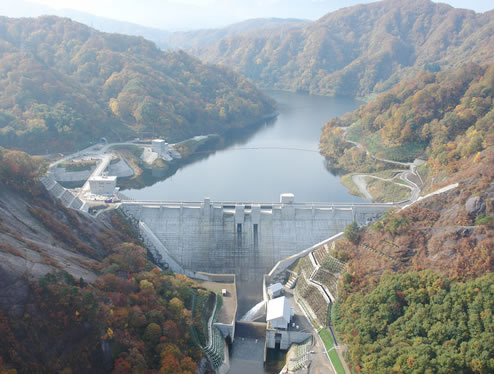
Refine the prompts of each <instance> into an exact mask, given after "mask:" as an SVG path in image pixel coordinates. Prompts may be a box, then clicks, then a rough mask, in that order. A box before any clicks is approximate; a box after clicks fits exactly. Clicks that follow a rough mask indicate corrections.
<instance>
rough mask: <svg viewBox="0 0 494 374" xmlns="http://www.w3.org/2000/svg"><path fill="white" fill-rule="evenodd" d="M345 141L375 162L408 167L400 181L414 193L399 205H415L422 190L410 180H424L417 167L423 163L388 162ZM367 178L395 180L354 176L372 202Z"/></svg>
mask: <svg viewBox="0 0 494 374" xmlns="http://www.w3.org/2000/svg"><path fill="white" fill-rule="evenodd" d="M347 129H348V128H345V135H346V130H347ZM345 141H346V142H347V143H350V144H353V145H355V146H356V147H358V148H360V149H364V150H365V153H366V154H367V155H368V156H370V157H372V158H373V159H375V160H378V161H382V162H386V163H389V164H392V165H399V166H406V167H408V168H409V170H406V171H403V172H402V173H401V174H400V179H401V180H402V181H404V182H405V183H407V185H406V186H405V187H408V188H410V189H411V191H412V192H411V195H410V198H409V199H408V200H406V201H402V202H400V203H399V204H397V205H401V206H403V205H410V204H413V203H414V202H415V201H417V200H418V198H419V196H420V192H421V189H420V187H419V186H418V185H417V184H416V183H414V182H412V181H411V180H410V179H409V178H410V176H411V175H414V176H415V177H417V178H418V179H419V180H420V181H421V180H422V178H421V177H420V174H419V173H418V172H417V166H418V165H421V164H422V163H423V162H420V161H418V162H417V160H416V161H414V162H400V161H393V160H387V159H385V158H380V157H377V156H374V155H372V154H370V153H369V151H368V150H367V149H365V148H364V146H363V145H362V144H360V143H357V142H354V141H352V140H348V139H345ZM367 176H368V177H371V178H375V179H380V180H384V181H392V179H393V178H392V179H384V178H380V177H376V176H374V175H368V174H357V175H354V176H352V181H353V182H354V183H355V185H356V186H357V187H358V189H359V191H360V192H361V193H362V194H363V195H364V196H365V198H366V199H369V200H372V196H371V194H370V193H369V191H368V190H367V183H366V181H365V177H367ZM394 183H397V182H394ZM398 184H399V183H398ZM400 185H401V184H400Z"/></svg>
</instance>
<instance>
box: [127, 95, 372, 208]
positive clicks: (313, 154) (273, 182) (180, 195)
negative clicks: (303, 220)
mask: <svg viewBox="0 0 494 374" xmlns="http://www.w3.org/2000/svg"><path fill="white" fill-rule="evenodd" d="M268 93H269V94H270V95H271V96H273V97H274V98H275V99H276V100H277V102H278V103H279V104H278V110H279V116H278V117H277V118H276V119H275V120H273V121H270V122H269V123H264V124H260V125H259V126H257V127H256V128H254V129H252V128H251V129H249V130H248V131H242V132H234V133H233V132H232V133H230V134H228V135H227V136H226V137H224V138H221V140H218V142H217V143H216V144H206V145H204V148H203V149H201V152H203V153H197V154H196V155H194V157H193V159H192V160H191V161H192V162H190V163H188V164H187V165H184V164H180V165H176V166H175V167H172V168H170V170H168V171H167V173H166V175H163V176H161V178H166V179H165V180H162V181H160V182H158V183H154V184H153V185H152V186H147V187H144V188H142V186H141V187H140V188H139V189H138V188H135V189H131V190H128V191H126V195H128V196H130V197H132V198H136V199H142V200H178V201H200V200H202V199H203V198H204V197H205V196H209V197H211V198H212V199H213V200H230V201H262V202H269V201H277V200H278V199H279V195H280V194H281V193H283V192H293V193H294V194H295V196H296V200H297V201H299V202H301V201H322V202H331V201H332V202H358V201H362V200H361V199H360V198H356V197H354V196H352V195H350V194H349V193H348V191H347V190H346V188H345V187H344V186H342V185H341V184H340V183H339V177H338V176H335V175H334V174H332V173H331V172H328V168H327V163H326V161H325V160H324V158H323V157H322V156H321V155H320V154H319V153H318V152H317V150H318V148H319V137H320V132H321V127H322V126H323V125H324V123H326V122H327V121H328V120H329V119H331V118H333V117H336V116H338V115H342V114H344V113H345V112H347V111H350V110H353V109H355V108H356V107H357V106H358V105H359V103H358V102H357V101H355V100H353V99H349V98H328V97H321V96H311V95H303V94H296V93H289V92H279V91H270V92H268ZM218 148H219V149H220V150H218V151H214V150H215V149H218ZM303 150H308V151H303ZM210 152H211V153H210ZM147 174H149V175H147ZM147 174H146V175H145V176H144V178H145V179H146V178H149V180H148V181H146V183H145V184H146V185H147V184H149V183H153V179H152V173H151V172H149V173H147ZM155 180H156V178H154V181H155Z"/></svg>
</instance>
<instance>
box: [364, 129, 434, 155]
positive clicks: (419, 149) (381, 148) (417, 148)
mask: <svg viewBox="0 0 494 374" xmlns="http://www.w3.org/2000/svg"><path fill="white" fill-rule="evenodd" d="M364 143H365V146H366V148H367V150H368V151H369V152H370V153H372V154H373V155H376V153H379V154H380V156H381V157H382V158H385V159H389V160H394V161H402V162H407V161H413V160H414V159H415V158H417V157H420V156H422V155H423V154H424V151H425V148H426V144H424V143H408V144H404V145H401V146H395V147H387V146H385V145H384V142H383V140H382V139H381V135H380V134H379V132H376V133H374V134H372V135H371V136H367V137H366V138H365V142H364Z"/></svg>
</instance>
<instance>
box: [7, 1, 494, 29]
mask: <svg viewBox="0 0 494 374" xmlns="http://www.w3.org/2000/svg"><path fill="white" fill-rule="evenodd" d="M0 1H2V0H0ZM29 1H31V2H36V3H39V4H43V5H46V6H49V7H52V8H71V9H75V10H78V11H83V12H87V13H91V14H94V15H98V16H102V17H107V18H113V19H117V20H122V21H128V22H133V23H137V24H141V25H145V26H153V27H158V28H161V29H177V28H178V29H190V28H201V27H215V26H223V25H227V24H230V23H234V22H238V21H241V20H244V19H248V18H257V17H281V18H288V17H292V18H306V19H317V18H319V17H321V16H323V15H324V14H326V13H328V12H331V11H334V10H336V9H339V8H342V7H345V6H350V5H354V4H359V3H368V2H371V1H373V0H338V1H337V0H29ZM442 2H445V3H449V4H451V5H453V6H455V7H457V8H468V9H473V10H475V11H477V12H484V11H486V10H491V9H493V8H494V2H493V0H445V1H442Z"/></svg>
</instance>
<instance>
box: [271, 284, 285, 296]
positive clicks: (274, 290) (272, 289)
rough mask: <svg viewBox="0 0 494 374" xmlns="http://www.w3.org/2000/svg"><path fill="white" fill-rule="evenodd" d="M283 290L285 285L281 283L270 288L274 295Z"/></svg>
mask: <svg viewBox="0 0 494 374" xmlns="http://www.w3.org/2000/svg"><path fill="white" fill-rule="evenodd" d="M282 289H283V285H282V284H281V283H275V284H272V285H271V286H269V287H268V292H271V293H272V294H274V293H276V292H279V291H281V290H282Z"/></svg>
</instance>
